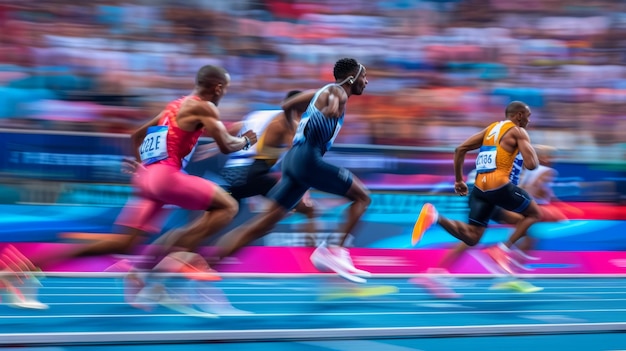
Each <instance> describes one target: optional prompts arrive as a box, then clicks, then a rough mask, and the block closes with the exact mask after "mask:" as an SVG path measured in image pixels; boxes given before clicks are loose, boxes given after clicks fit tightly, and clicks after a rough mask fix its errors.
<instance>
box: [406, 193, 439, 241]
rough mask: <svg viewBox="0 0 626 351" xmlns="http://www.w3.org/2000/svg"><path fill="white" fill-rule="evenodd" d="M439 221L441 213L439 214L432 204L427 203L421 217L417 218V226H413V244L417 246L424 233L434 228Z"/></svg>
mask: <svg viewBox="0 0 626 351" xmlns="http://www.w3.org/2000/svg"><path fill="white" fill-rule="evenodd" d="M438 219H439V213H438V212H437V209H436V208H435V206H434V205H433V204H431V203H425V204H424V206H422V210H421V211H420V214H419V216H418V217H417V221H415V225H414V226H413V233H412V235H411V244H412V245H413V246H415V245H416V244H417V243H418V242H419V241H420V240H421V239H422V236H423V235H424V233H425V232H426V231H427V230H428V229H429V228H430V227H432V226H433V224H436V223H437V220H438Z"/></svg>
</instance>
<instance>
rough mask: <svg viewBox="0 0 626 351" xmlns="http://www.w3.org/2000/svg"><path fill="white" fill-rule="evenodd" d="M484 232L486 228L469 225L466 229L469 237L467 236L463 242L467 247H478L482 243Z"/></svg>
mask: <svg viewBox="0 0 626 351" xmlns="http://www.w3.org/2000/svg"><path fill="white" fill-rule="evenodd" d="M484 232H485V228H484V227H478V226H473V225H469V226H468V228H467V229H466V234H467V235H465V240H463V242H464V243H465V244H466V245H467V246H476V245H477V244H478V243H479V242H480V239H481V238H482V236H483V233H484Z"/></svg>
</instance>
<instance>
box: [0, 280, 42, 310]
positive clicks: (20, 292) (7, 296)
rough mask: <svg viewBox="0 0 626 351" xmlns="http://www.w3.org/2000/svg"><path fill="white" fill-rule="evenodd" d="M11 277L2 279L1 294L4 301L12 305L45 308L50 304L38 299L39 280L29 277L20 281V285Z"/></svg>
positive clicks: (0, 281)
mask: <svg viewBox="0 0 626 351" xmlns="http://www.w3.org/2000/svg"><path fill="white" fill-rule="evenodd" d="M12 280H14V279H11V278H3V279H0V295H2V301H3V302H4V303H5V304H7V305H8V306H11V307H16V308H25V309H34V310H44V309H47V308H48V305H46V304H45V303H42V302H40V301H39V300H38V299H37V290H38V288H39V286H40V283H39V280H37V279H36V278H34V277H32V278H31V277H28V278H27V279H25V280H24V281H20V283H19V286H18V285H17V284H15V283H14V282H12Z"/></svg>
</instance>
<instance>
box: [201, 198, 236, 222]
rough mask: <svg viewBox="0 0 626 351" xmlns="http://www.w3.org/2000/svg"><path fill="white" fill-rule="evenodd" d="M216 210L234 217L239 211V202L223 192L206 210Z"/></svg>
mask: <svg viewBox="0 0 626 351" xmlns="http://www.w3.org/2000/svg"><path fill="white" fill-rule="evenodd" d="M216 200H217V199H216ZM216 210H219V211H221V212H222V213H223V214H224V215H226V216H228V217H230V218H235V216H236V215H237V213H238V212H239V202H237V200H236V199H235V198H233V197H232V196H230V195H227V194H224V196H220V198H219V201H214V203H213V206H211V207H210V208H209V209H208V211H216Z"/></svg>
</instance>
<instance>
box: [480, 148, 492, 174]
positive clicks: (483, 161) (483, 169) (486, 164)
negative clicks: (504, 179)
mask: <svg viewBox="0 0 626 351" xmlns="http://www.w3.org/2000/svg"><path fill="white" fill-rule="evenodd" d="M495 170H496V147H495V146H483V147H481V148H480V152H479V153H478V156H477V157H476V172H478V173H487V172H492V171H495Z"/></svg>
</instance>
